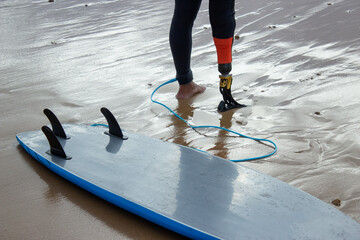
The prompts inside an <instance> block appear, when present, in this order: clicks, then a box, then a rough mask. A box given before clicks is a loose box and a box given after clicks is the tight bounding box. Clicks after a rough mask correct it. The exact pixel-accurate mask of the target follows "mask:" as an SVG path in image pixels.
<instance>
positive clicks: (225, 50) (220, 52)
mask: <svg viewBox="0 0 360 240" xmlns="http://www.w3.org/2000/svg"><path fill="white" fill-rule="evenodd" d="M214 43H215V47H216V52H217V57H218V64H226V63H231V62H232V54H231V51H232V44H233V38H232V37H231V38H226V39H220V38H215V37H214Z"/></svg>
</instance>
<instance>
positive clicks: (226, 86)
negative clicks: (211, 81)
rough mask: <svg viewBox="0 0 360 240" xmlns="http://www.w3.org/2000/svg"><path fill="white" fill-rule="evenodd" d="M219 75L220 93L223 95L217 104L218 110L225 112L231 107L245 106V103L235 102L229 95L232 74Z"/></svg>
mask: <svg viewBox="0 0 360 240" xmlns="http://www.w3.org/2000/svg"><path fill="white" fill-rule="evenodd" d="M219 77H220V93H221V94H222V96H223V101H221V102H220V103H219V106H218V110H219V112H225V111H227V110H230V109H233V108H243V107H246V105H244V104H240V103H238V102H236V101H235V100H234V98H233V97H232V95H231V84H232V75H231V74H228V75H220V76H219Z"/></svg>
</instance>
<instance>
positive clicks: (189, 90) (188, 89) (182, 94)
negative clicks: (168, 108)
mask: <svg viewBox="0 0 360 240" xmlns="http://www.w3.org/2000/svg"><path fill="white" fill-rule="evenodd" d="M205 89H206V87H204V86H200V85H197V84H196V83H194V82H189V83H187V84H184V85H180V86H179V91H178V93H177V94H176V98H177V99H188V98H191V97H192V96H194V95H196V94H198V93H203V92H204V91H205Z"/></svg>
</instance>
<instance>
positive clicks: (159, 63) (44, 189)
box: [0, 0, 360, 240]
mask: <svg viewBox="0 0 360 240" xmlns="http://www.w3.org/2000/svg"><path fill="white" fill-rule="evenodd" d="M85 5H87V6H85ZM172 9H173V2H172V1H166V0H156V1H138V0H131V1H130V0H125V1H106V2H101V3H99V2H96V1H75V0H73V1H55V2H54V3H49V2H48V1H31V3H30V2H29V3H24V1H7V0H6V1H1V2H0V16H1V18H0V42H1V44H0V86H1V87H0V99H1V105H0V108H1V118H0V126H1V130H0V140H1V141H0V159H1V161H0V186H1V189H2V193H1V195H0V202H1V205H2V207H1V208H0V216H1V217H0V239H67V238H69V239H100V238H102V239H137V240H138V239H184V238H183V237H182V236H179V235H176V234H175V233H172V232H170V231H168V230H166V229H163V228H161V227H158V226H156V225H154V224H152V223H149V222H147V221H145V220H143V219H141V218H139V217H137V216H134V215H132V214H130V213H127V212H125V211H123V210H121V209H119V208H117V207H115V206H112V205H111V204H108V203H107V202H105V201H103V200H101V199H99V198H97V197H95V196H93V195H91V194H89V193H87V192H86V191H83V190H81V189H80V188H78V187H76V186H74V185H73V184H71V183H69V182H66V181H64V180H63V179H61V178H60V177H58V176H56V175H54V174H52V173H51V172H50V171H49V170H48V169H46V168H45V167H43V166H42V165H40V164H39V163H37V162H36V161H35V160H33V159H32V158H31V157H30V156H29V155H27V154H26V153H25V152H24V151H23V150H22V149H21V148H20V146H19V145H18V143H17V142H16V139H15V135H16V133H18V132H23V131H30V130H34V129H40V127H41V126H42V125H45V124H47V120H46V118H45V117H44V116H43V114H42V110H43V109H44V108H50V109H52V110H53V111H54V112H56V113H57V115H58V116H59V118H60V120H61V121H62V122H71V123H85V124H93V123H105V120H104V119H103V117H102V115H101V113H100V111H99V109H100V108H101V107H102V106H106V107H108V108H109V109H111V110H112V112H113V113H114V114H115V115H116V117H117V118H118V120H119V122H120V124H121V126H122V127H123V128H124V129H126V130H128V131H132V132H138V133H141V134H144V135H148V136H152V137H154V138H159V139H164V140H166V141H169V142H174V143H178V144H182V145H186V146H190V147H195V148H199V149H202V150H206V151H210V152H211V153H213V154H215V155H217V156H221V157H224V158H227V159H240V158H246V157H252V156H259V155H263V154H266V153H268V152H269V151H271V149H269V148H268V147H266V146H263V145H261V144H258V143H256V142H253V141H250V140H246V139H242V138H238V137H234V136H231V134H230V135H229V134H227V133H224V132H221V131H220V132H218V131H215V130H201V131H200V132H195V131H193V130H192V129H190V128H188V127H186V125H185V124H184V123H182V122H181V121H179V120H178V119H176V118H175V117H173V116H172V115H171V114H170V113H169V112H168V111H167V110H165V109H163V108H162V107H160V106H157V105H155V104H153V103H151V102H150V99H149V98H150V94H151V93H152V91H153V90H154V89H155V87H156V86H158V85H159V84H161V83H162V82H164V81H166V80H168V79H170V78H173V77H174V74H175V72H174V67H173V64H172V58H171V54H170V49H169V44H168V30H169V26H170V21H171V15H172ZM236 11H237V14H236V17H237V19H236V21H237V28H236V36H237V39H236V40H235V42H234V48H233V50H234V54H233V57H234V60H233V75H234V83H233V86H232V89H233V96H234V98H235V99H241V101H240V102H242V103H244V104H247V105H249V106H248V107H247V108H244V109H240V110H236V111H229V112H226V113H222V114H219V113H218V112H217V111H216V107H217V104H218V103H219V101H220V100H221V96H220V94H219V91H218V81H219V80H218V77H217V75H218V73H217V65H216V53H215V47H214V46H213V43H212V38H211V27H210V25H209V21H208V11H207V1H204V2H203V6H202V9H201V12H200V13H199V15H198V19H197V21H196V24H195V26H194V38H193V41H194V43H193V47H194V48H193V59H192V64H193V71H194V76H195V79H196V81H197V82H198V83H200V84H203V85H206V87H207V90H206V92H205V93H204V94H202V95H198V96H196V97H194V98H193V99H191V100H188V101H180V102H178V101H177V100H176V99H175V94H176V90H177V86H176V84H172V85H168V86H165V87H164V88H162V89H161V90H159V92H158V94H157V95H156V99H157V100H160V101H162V102H164V103H165V104H167V105H168V106H169V107H171V108H172V109H175V110H176V111H177V112H178V113H179V114H180V115H181V116H183V117H184V118H185V119H188V120H190V121H191V122H192V123H194V124H213V125H218V126H223V127H228V128H231V129H232V130H235V131H239V132H241V133H243V134H246V135H250V136H254V137H259V138H269V139H271V140H273V141H275V142H276V143H277V144H278V147H279V150H278V153H277V154H276V155H275V156H273V157H270V158H267V159H264V160H258V161H254V162H247V163H242V164H244V165H246V166H249V167H251V168H254V169H256V170H259V171H261V172H263V173H266V174H269V175H271V176H273V177H276V178H278V179H281V180H282V181H285V182H287V183H289V184H291V185H293V186H295V187H297V188H299V189H301V190H303V191H305V192H308V193H310V194H312V195H313V196H315V197H317V198H319V199H321V200H323V201H324V202H326V203H329V204H331V202H332V201H333V200H335V199H339V200H340V206H337V208H338V209H339V210H340V211H342V212H344V213H345V214H347V215H349V216H350V217H352V218H353V219H354V220H356V221H357V222H360V187H359V182H360V168H359V165H360V157H359V153H360V127H359V122H360V94H359V93H360V81H359V78H360V74H359V72H360V60H359V59H360V27H359V26H360V18H359V17H358V16H359V15H360V3H359V1H358V0H347V1H345V0H337V1H331V2H330V1H318V0H316V1H307V0H299V1H296V2H294V1H285V0H279V1H276V2H271V3H269V2H268V1H265V0H263V1H256V2H254V1H252V2H249V1H243V0H241V1H236ZM337 203H339V202H338V201H337Z"/></svg>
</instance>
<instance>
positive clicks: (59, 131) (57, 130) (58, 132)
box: [44, 108, 70, 139]
mask: <svg viewBox="0 0 360 240" xmlns="http://www.w3.org/2000/svg"><path fill="white" fill-rule="evenodd" d="M44 114H45V115H46V117H47V118H48V119H49V121H50V123H51V127H52V131H53V133H54V134H55V136H58V137H61V138H64V139H70V138H69V137H68V136H66V134H65V131H64V128H63V127H62V125H61V123H60V121H59V119H58V118H57V117H56V115H55V114H54V113H53V112H52V111H50V110H49V109H47V108H45V109H44Z"/></svg>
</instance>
